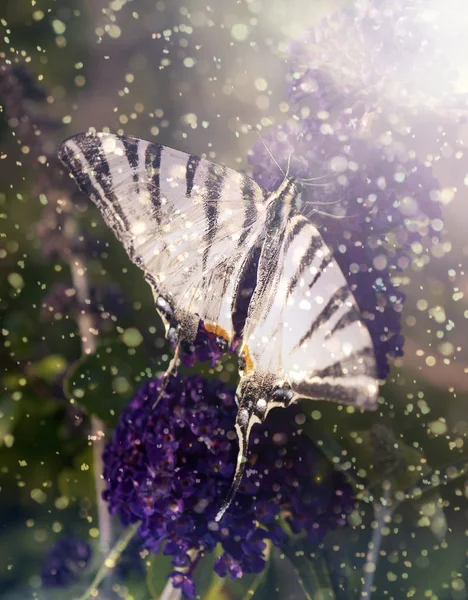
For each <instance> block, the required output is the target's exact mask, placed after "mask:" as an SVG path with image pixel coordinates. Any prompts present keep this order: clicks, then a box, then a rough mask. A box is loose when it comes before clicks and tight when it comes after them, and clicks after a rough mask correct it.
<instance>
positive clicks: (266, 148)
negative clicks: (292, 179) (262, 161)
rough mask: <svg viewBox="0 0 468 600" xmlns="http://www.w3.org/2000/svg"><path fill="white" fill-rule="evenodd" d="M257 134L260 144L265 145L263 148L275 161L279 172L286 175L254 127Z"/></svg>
mask: <svg viewBox="0 0 468 600" xmlns="http://www.w3.org/2000/svg"><path fill="white" fill-rule="evenodd" d="M255 131H256V132H257V134H258V137H259V138H260V140H261V142H262V144H263V145H264V146H265V150H266V151H267V152H268V154H269V155H270V158H271V160H272V161H273V162H274V163H275V165H276V166H277V167H278V169H279V170H280V171H281V173H283V175H284V176H285V177H287V174H286V173H285V172H284V171H283V169H282V168H281V167H280V165H279V163H278V161H277V160H276V158H275V157H274V156H273V154H272V153H271V151H270V148H268V146H267V145H266V143H265V140H264V139H263V138H262V136H261V135H260V132H259V131H258V130H257V129H256V130H255ZM288 169H289V163H288Z"/></svg>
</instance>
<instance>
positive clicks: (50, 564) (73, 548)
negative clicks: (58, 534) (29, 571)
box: [41, 537, 91, 587]
mask: <svg viewBox="0 0 468 600" xmlns="http://www.w3.org/2000/svg"><path fill="white" fill-rule="evenodd" d="M90 560H91V547H90V546H89V545H88V544H87V543H86V542H85V541H84V540H82V539H79V538H72V537H64V538H62V539H61V540H59V541H58V542H57V543H56V544H55V545H54V546H52V548H51V549H50V550H49V552H48V554H47V555H46V557H45V559H44V562H43V564H42V568H41V582H42V585H43V586H44V587H66V586H68V585H70V584H72V583H73V582H74V581H75V580H77V579H78V578H79V577H80V575H82V573H83V572H84V571H85V569H86V567H87V566H88V564H89V563H90Z"/></svg>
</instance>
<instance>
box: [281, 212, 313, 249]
mask: <svg viewBox="0 0 468 600" xmlns="http://www.w3.org/2000/svg"><path fill="white" fill-rule="evenodd" d="M308 224H309V221H308V220H307V219H306V218H305V217H299V218H298V219H297V221H296V222H295V223H294V225H293V227H292V229H290V230H289V231H288V235H287V236H286V240H285V242H284V251H285V252H286V250H287V249H288V248H289V246H290V245H291V244H292V242H293V240H294V238H295V237H296V235H298V234H299V233H300V232H301V231H302V230H303V229H304V227H305V226H306V225H308Z"/></svg>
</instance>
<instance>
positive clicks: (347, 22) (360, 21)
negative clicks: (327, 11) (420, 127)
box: [290, 0, 466, 118]
mask: <svg viewBox="0 0 468 600" xmlns="http://www.w3.org/2000/svg"><path fill="white" fill-rule="evenodd" d="M461 9H462V5H461V3H460V0H448V3H446V4H444V6H443V7H442V6H441V5H440V3H437V2H431V0H429V1H428V0H392V2H386V1H382V0H369V1H368V2H365V3H363V2H355V3H354V5H353V6H351V7H350V8H347V9H344V10H340V11H336V12H335V13H333V14H332V15H331V16H329V17H327V18H325V19H323V20H322V21H321V22H320V23H319V24H318V26H317V27H315V28H313V29H311V30H310V31H308V32H306V33H305V34H304V35H303V37H302V39H301V40H300V41H298V42H295V43H294V44H292V45H291V58H290V62H291V86H290V92H291V97H292V99H293V100H295V101H298V100H304V99H306V100H307V101H309V102H310V101H312V102H313V103H314V106H315V108H316V109H318V110H322V111H329V112H335V113H336V112H337V111H339V112H341V113H342V114H343V111H344V109H346V108H351V107H353V106H356V105H357V104H360V105H362V106H363V107H364V110H365V112H373V111H374V109H375V108H376V107H377V106H380V107H382V106H383V105H385V106H387V107H388V108H391V107H394V108H395V107H400V109H401V108H404V109H406V110H410V111H411V110H413V109H414V108H415V107H416V106H424V107H425V108H435V107H443V106H446V107H450V106H452V105H453V102H454V99H455V98H456V99H457V102H458V103H459V104H461V105H463V106H466V98H465V97H464V96H462V95H457V94H455V84H456V80H457V77H458V71H459V70H460V66H461V62H459V63H458V65H457V62H458V61H459V58H458V55H459V49H458V48H459V46H458V45H459V43H460V39H462V36H464V30H463V25H462V24H461V23H460V22H457V19H456V15H458V14H459V10H461ZM457 102H456V103H457ZM395 117H396V115H393V118H395Z"/></svg>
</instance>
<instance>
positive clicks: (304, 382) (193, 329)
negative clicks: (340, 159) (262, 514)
mask: <svg viewBox="0 0 468 600" xmlns="http://www.w3.org/2000/svg"><path fill="white" fill-rule="evenodd" d="M59 156H60V158H61V160H62V162H63V163H64V164H65V166H66V167H67V168H68V169H69V170H70V172H71V173H72V174H73V176H74V177H75V179H76V181H77V183H78V185H79V187H80V188H81V189H82V191H84V192H85V193H86V194H87V195H88V196H90V198H91V199H92V200H93V201H94V202H95V204H96V205H97V206H98V208H99V209H100V211H101V213H102V215H103V217H104V219H105V220H106V222H107V224H108V225H109V226H110V227H111V229H112V230H113V231H114V233H115V235H116V236H117V238H118V239H119V240H120V241H121V242H122V244H123V245H124V247H125V249H126V250H127V253H128V255H129V256H130V258H131V259H132V260H133V262H135V263H136V264H137V265H138V266H139V267H140V268H141V269H142V270H143V272H144V275H145V278H146V279H147V281H148V283H149V284H150V286H151V288H152V290H153V294H154V298H155V305H156V308H157V310H158V312H159V314H160V315H161V317H162V319H163V322H164V325H165V328H166V335H167V336H168V337H169V338H171V339H172V340H174V341H177V342H178V343H181V344H186V345H190V344H192V343H193V342H194V340H195V337H196V335H197V332H198V329H199V325H200V322H201V323H202V324H203V326H204V328H205V329H206V331H207V332H209V333H210V334H212V335H215V336H216V337H217V339H218V340H219V342H220V345H221V347H222V349H223V350H224V349H226V350H227V349H229V348H232V347H233V346H235V345H236V346H237V349H236V351H237V352H238V354H239V374H240V382H239V386H238V389H237V392H236V401H237V403H238V406H239V410H238V417H237V421H236V431H237V434H238V437H239V445H240V450H239V456H238V462H237V470H236V474H235V477H234V482H233V487H232V489H231V492H230V494H229V497H228V499H227V500H226V501H225V502H224V504H223V507H222V508H221V510H220V512H219V514H218V517H217V518H218V519H219V518H221V516H222V514H223V513H224V511H225V510H226V509H227V507H228V506H229V503H230V502H231V500H232V498H233V497H234V494H235V492H236V490H237V488H238V486H239V484H240V481H241V477H242V473H243V469H244V466H245V462H246V455H247V447H248V440H249V435H250V431H251V428H252V426H253V425H254V424H255V423H256V422H261V421H263V420H264V419H265V418H266V416H267V414H268V412H269V410H271V409H272V408H274V407H286V406H288V405H289V404H291V402H294V401H295V400H296V399H297V398H299V397H305V398H311V399H323V398H324V399H328V400H332V401H338V402H343V403H348V404H353V405H355V406H357V407H359V408H373V407H375V405H376V399H377V391H378V385H377V380H376V368H375V357H374V352H373V346H372V342H371V338H370V335H369V332H368V330H367V328H366V326H365V324H364V322H363V319H362V316H361V315H360V312H359V309H358V307H357V305H356V302H355V300H354V297H353V294H352V291H351V289H350V288H349V285H348V284H347V281H346V279H345V277H344V275H343V273H342V272H341V270H340V268H339V266H338V264H337V263H336V261H335V260H334V258H333V255H332V253H331V251H330V249H329V248H328V247H327V246H326V245H325V243H324V241H323V239H322V237H321V236H320V234H319V232H318V230H317V229H316V227H315V226H314V224H313V223H312V222H311V221H310V220H309V219H307V218H306V217H305V216H303V215H302V214H301V213H300V211H299V206H300V204H301V186H300V183H299V182H297V181H295V180H294V179H293V178H290V177H285V178H284V180H283V182H282V183H281V185H280V186H279V187H278V189H277V190H276V191H275V192H273V193H268V192H267V191H266V190H264V189H263V188H261V187H260V186H259V185H258V184H257V183H256V182H255V181H253V180H252V179H250V178H249V177H248V176H246V175H244V174H242V173H238V172H236V171H234V170H232V169H229V168H227V167H222V166H220V165H216V164H214V163H211V162H209V161H207V160H204V159H201V158H198V157H196V156H194V155H188V154H185V153H183V152H179V151H177V150H174V149H172V148H168V147H165V146H161V145H159V144H152V143H150V142H145V141H144V140H139V139H137V138H128V137H119V136H114V135H111V134H106V133H98V134H96V133H91V134H81V135H78V136H75V137H73V138H70V139H69V140H67V141H65V142H64V143H63V144H62V146H61V148H60V151H59ZM252 275H253V276H252ZM247 280H250V281H251V283H250V287H249V286H248V285H246V281H247ZM247 288H248V289H247ZM240 306H243V307H244V310H245V311H246V315H243V316H242V318H241V319H240V320H239V319H238V316H239V307H240ZM239 338H240V343H239V344H237V341H238V340H239Z"/></svg>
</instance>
